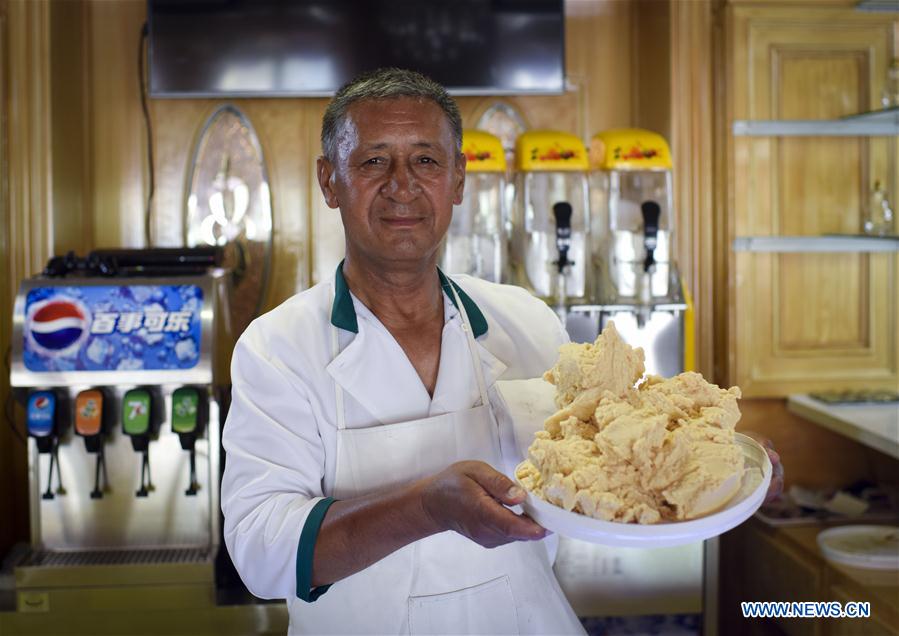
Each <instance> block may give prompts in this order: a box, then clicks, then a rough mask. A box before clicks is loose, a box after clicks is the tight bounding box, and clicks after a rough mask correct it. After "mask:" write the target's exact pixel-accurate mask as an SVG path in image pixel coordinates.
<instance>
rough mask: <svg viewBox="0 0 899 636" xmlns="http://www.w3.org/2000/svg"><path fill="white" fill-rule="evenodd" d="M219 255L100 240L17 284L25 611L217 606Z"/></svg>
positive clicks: (222, 307)
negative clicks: (85, 252) (25, 475)
mask: <svg viewBox="0 0 899 636" xmlns="http://www.w3.org/2000/svg"><path fill="white" fill-rule="evenodd" d="M220 262H221V252H220V250H219V249H218V248H206V249H156V250H140V251H139V250H117V251H98V252H94V253H92V254H91V255H90V256H89V257H88V258H86V259H80V258H76V257H74V256H73V255H69V256H67V257H58V258H55V259H53V260H51V261H50V263H49V264H48V266H47V269H46V270H45V271H44V273H43V274H42V275H40V276H36V277H34V278H30V279H27V280H25V281H24V282H23V283H22V284H21V287H20V289H19V293H18V295H17V297H16V302H15V309H14V316H13V340H12V342H13V347H12V364H11V385H12V387H13V391H14V394H15V396H16V398H17V399H18V400H19V401H20V402H21V403H23V404H24V405H25V406H26V417H27V430H28V434H29V447H28V470H29V486H30V522H31V546H30V552H29V553H28V554H27V556H26V557H25V558H24V559H23V560H22V561H21V562H20V563H19V564H18V567H17V568H16V573H15V574H16V588H17V595H18V598H19V606H20V610H21V611H30V612H50V613H53V612H63V613H64V614H65V613H66V612H68V613H73V612H78V611H79V610H81V611H86V608H97V607H100V606H104V607H114V606H115V607H122V603H125V604H126V605H128V604H135V605H134V606H135V607H137V605H141V606H142V607H147V608H156V609H166V608H169V609H171V608H187V607H189V608H194V609H197V608H202V607H209V606H210V605H214V603H215V593H214V589H215V581H214V561H215V557H216V552H217V550H218V547H219V543H220V516H219V476H220V459H219V457H220V435H219V430H220V426H221V422H222V415H223V411H224V410H225V408H226V404H227V399H228V395H227V393H228V391H227V389H228V383H229V380H228V375H227V365H228V362H229V357H230V353H229V352H230V349H231V345H232V343H231V340H230V338H231V334H230V333H229V329H228V320H227V316H228V311H227V300H228V294H227V288H228V284H227V275H226V271H225V270H223V269H221V268H220V267H218V265H219V264H220ZM79 437H80V438H81V440H83V442H82V441H81V440H79V439H78V438H79ZM63 483H64V484H65V486H64V487H63ZM135 599H140V601H139V602H138V601H136V600H135ZM65 615H68V614H65Z"/></svg>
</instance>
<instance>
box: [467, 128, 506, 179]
mask: <svg viewBox="0 0 899 636" xmlns="http://www.w3.org/2000/svg"><path fill="white" fill-rule="evenodd" d="M462 154H463V155H465V158H466V159H467V163H466V165H465V169H466V170H467V171H468V172H505V171H506V153H505V151H503V144H502V142H501V141H500V140H499V137H497V136H495V135H491V134H490V133H488V132H484V131H483V130H464V131H462Z"/></svg>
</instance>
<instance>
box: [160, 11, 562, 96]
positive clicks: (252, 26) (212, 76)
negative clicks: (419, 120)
mask: <svg viewBox="0 0 899 636" xmlns="http://www.w3.org/2000/svg"><path fill="white" fill-rule="evenodd" d="M148 15H149V26H150V36H149V62H150V63H149V71H150V95H151V96H153V97H316V96H328V95H332V94H333V93H334V92H335V91H336V90H337V89H338V88H340V87H341V86H342V85H343V84H344V83H346V82H347V81H349V80H350V79H352V78H353V77H355V76H356V75H358V74H359V73H362V72H364V71H367V70H372V69H376V68H379V67H383V66H398V67H403V68H411V69H414V70H417V71H421V72H422V73H425V74H426V75H428V76H430V77H432V78H433V79H435V80H436V81H438V82H440V83H441V84H443V85H444V86H446V87H447V88H449V89H450V92H452V93H454V94H456V95H478V94H491V95H504V94H506V95H508V94H526V93H531V94H533V93H537V94H554V93H561V92H562V91H563V90H564V72H565V39H564V27H565V20H564V17H565V16H564V8H563V0H148Z"/></svg>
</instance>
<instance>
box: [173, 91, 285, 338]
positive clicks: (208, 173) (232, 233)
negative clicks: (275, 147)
mask: <svg viewBox="0 0 899 636" xmlns="http://www.w3.org/2000/svg"><path fill="white" fill-rule="evenodd" d="M188 183H189V184H190V189H189V192H188V195H187V201H186V205H185V236H186V238H187V245H188V246H189V247H200V246H210V245H214V246H220V247H222V248H224V251H225V263H224V264H225V266H226V267H228V268H229V269H230V270H231V271H232V273H233V288H232V294H231V297H230V299H229V303H230V313H231V327H232V329H233V330H234V334H235V335H239V334H240V333H242V332H243V330H244V329H245V328H246V326H247V325H248V324H250V321H251V320H253V318H254V317H255V316H257V315H258V314H259V312H260V310H261V309H262V301H263V298H264V296H265V291H266V289H267V286H268V276H269V267H270V265H271V252H272V201H271V192H270V190H269V184H268V173H267V172H266V169H265V160H264V157H263V154H262V146H261V145H260V143H259V139H258V137H257V136H256V132H255V131H254V130H253V126H252V125H251V124H250V122H249V120H248V119H247V117H246V116H245V115H244V114H243V113H242V112H241V111H240V110H239V109H238V108H237V107H235V106H232V105H230V104H227V105H224V106H222V107H220V108H219V109H218V110H216V111H215V112H214V113H213V114H212V115H211V116H210V117H209V119H207V120H206V123H205V125H204V126H203V130H202V132H201V133H200V136H199V138H198V140H197V145H196V147H195V148H194V152H193V162H192V163H191V168H190V177H189V181H188Z"/></svg>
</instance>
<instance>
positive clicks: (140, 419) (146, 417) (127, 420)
mask: <svg viewBox="0 0 899 636" xmlns="http://www.w3.org/2000/svg"><path fill="white" fill-rule="evenodd" d="M122 430H124V431H125V434H126V435H147V434H148V433H149V432H150V392H149V391H147V390H146V389H131V390H130V391H128V392H127V393H125V397H124V398H123V399H122Z"/></svg>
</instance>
